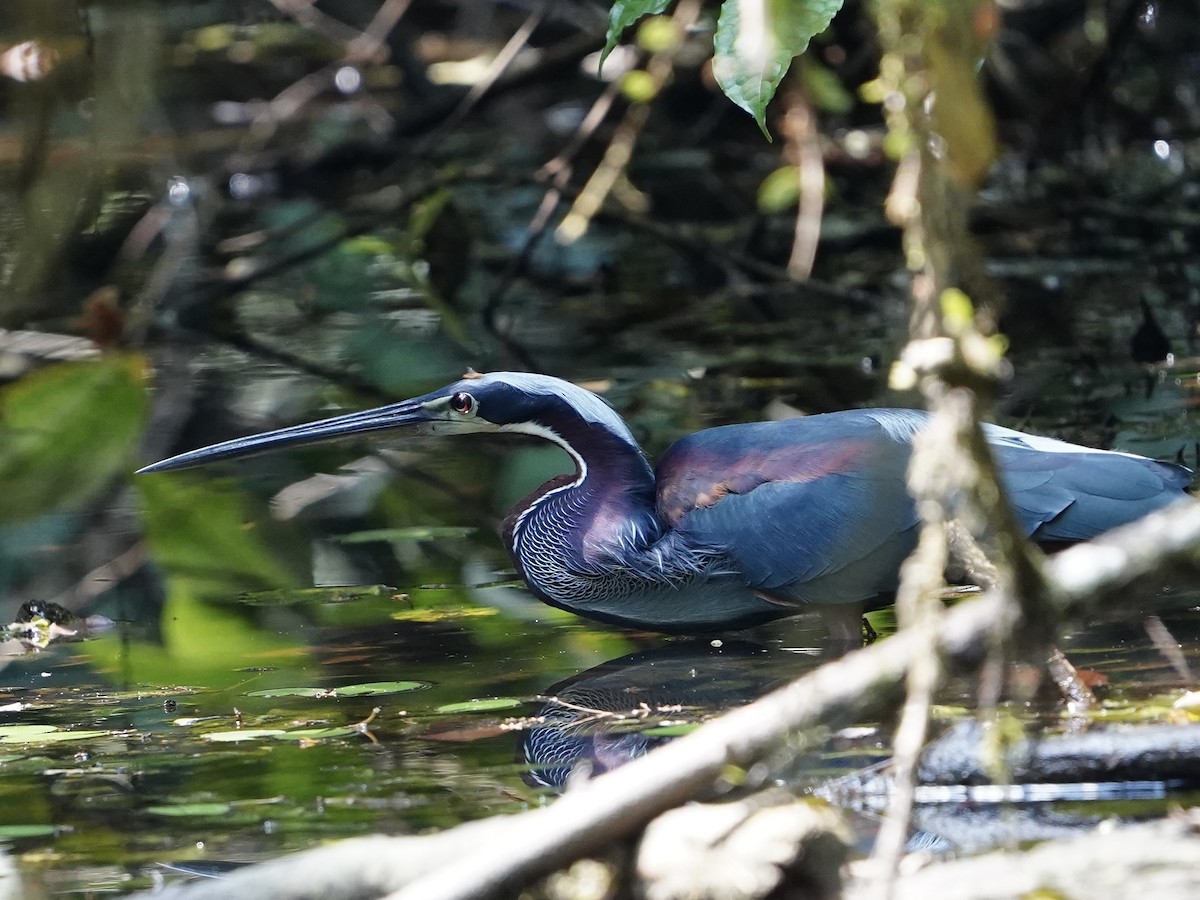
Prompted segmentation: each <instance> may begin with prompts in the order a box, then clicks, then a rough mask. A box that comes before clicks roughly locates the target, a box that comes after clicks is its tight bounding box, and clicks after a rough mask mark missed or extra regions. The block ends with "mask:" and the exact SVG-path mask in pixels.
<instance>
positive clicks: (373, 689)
mask: <svg viewBox="0 0 1200 900" xmlns="http://www.w3.org/2000/svg"><path fill="white" fill-rule="evenodd" d="M427 687H429V684H428V682H425V681H372V682H368V683H365V684H348V685H346V686H345V687H339V688H316V687H278V688H265V689H263V690H261V691H250V693H249V694H247V695H246V696H248V697H319V698H324V697H335V698H336V697H365V696H367V695H368V694H403V693H407V692H409V691H421V690H424V689H425V688H427Z"/></svg>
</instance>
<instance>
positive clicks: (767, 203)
mask: <svg viewBox="0 0 1200 900" xmlns="http://www.w3.org/2000/svg"><path fill="white" fill-rule="evenodd" d="M799 200H800V173H799V172H798V171H797V170H796V167H795V166H781V167H780V168H778V169H776V170H775V171H773V172H771V173H770V174H769V175H768V176H767V177H766V178H764V179H763V180H762V183H761V184H760V185H759V186H758V208H759V210H760V211H762V212H765V213H781V212H787V211H789V210H793V209H795V208H796V203H797V202H798V201H799Z"/></svg>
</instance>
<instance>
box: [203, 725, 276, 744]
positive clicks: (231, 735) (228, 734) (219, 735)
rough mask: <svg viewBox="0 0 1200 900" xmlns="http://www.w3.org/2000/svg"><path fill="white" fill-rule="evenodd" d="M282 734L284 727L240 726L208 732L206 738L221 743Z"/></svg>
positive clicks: (233, 742)
mask: <svg viewBox="0 0 1200 900" xmlns="http://www.w3.org/2000/svg"><path fill="white" fill-rule="evenodd" d="M280 734H283V729H282V728H238V729H236V730H234V731H214V732H212V733H210V734H206V735H205V736H204V739H205V740H207V741H215V742H216V743H219V744H235V743H237V742H239V741H257V740H259V739H260V738H269V737H275V736H276V735H280Z"/></svg>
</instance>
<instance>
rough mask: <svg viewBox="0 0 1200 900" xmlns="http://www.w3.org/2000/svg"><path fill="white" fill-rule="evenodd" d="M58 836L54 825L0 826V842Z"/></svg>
mask: <svg viewBox="0 0 1200 900" xmlns="http://www.w3.org/2000/svg"><path fill="white" fill-rule="evenodd" d="M56 834H58V827H57V826H56V825H0V840H9V841H15V840H17V839H19V838H35V837H52V836H54V835H56Z"/></svg>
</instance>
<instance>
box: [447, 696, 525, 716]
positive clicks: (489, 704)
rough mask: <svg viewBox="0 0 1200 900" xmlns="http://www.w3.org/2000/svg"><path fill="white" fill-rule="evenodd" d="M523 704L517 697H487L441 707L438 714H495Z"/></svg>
mask: <svg viewBox="0 0 1200 900" xmlns="http://www.w3.org/2000/svg"><path fill="white" fill-rule="evenodd" d="M522 705H523V702H522V701H521V700H518V699H516V698H515V697H485V698H483V699H480V700H464V701H463V702H462V703H447V704H445V705H444V706H439V707H438V708H437V709H436V710H434V712H438V713H470V712H493V711H495V710H499V709H515V708H516V707H518V706H522Z"/></svg>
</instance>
